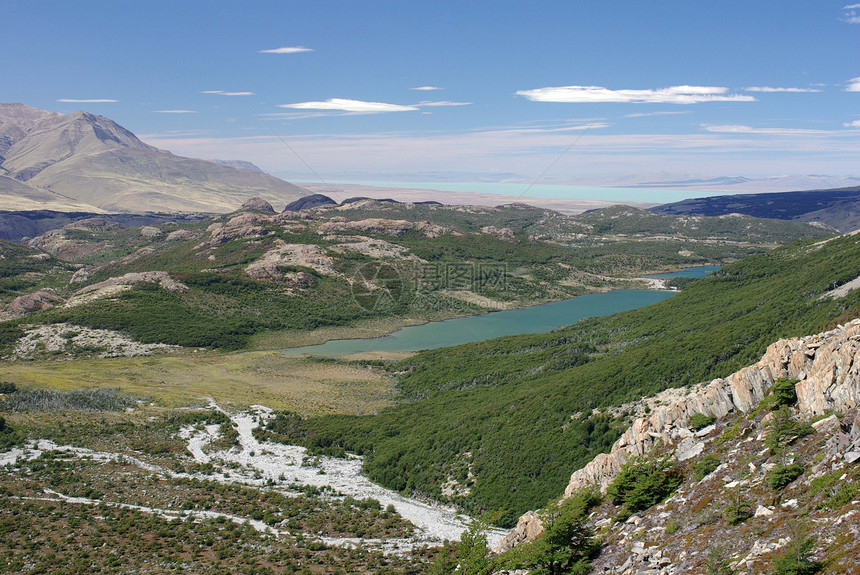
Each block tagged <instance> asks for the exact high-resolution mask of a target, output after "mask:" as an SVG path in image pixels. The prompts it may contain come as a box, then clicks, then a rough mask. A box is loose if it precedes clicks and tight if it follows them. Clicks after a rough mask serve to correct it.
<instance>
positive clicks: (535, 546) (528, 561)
mask: <svg viewBox="0 0 860 575" xmlns="http://www.w3.org/2000/svg"><path fill="white" fill-rule="evenodd" d="M599 504H600V494H599V493H597V491H595V490H592V489H583V490H580V491H578V492H577V493H575V494H574V495H572V496H571V497H570V498H568V499H566V500H564V501H563V502H560V503H559V502H556V501H552V502H550V504H549V505H547V506H546V508H544V510H543V511H541V512H540V518H541V522H542V523H543V527H544V531H543V533H541V535H540V536H539V537H538V538H537V539H535V540H533V541H530V542H528V543H524V544H522V545H518V546H517V547H515V548H514V549H511V550H510V551H508V552H506V553H503V554H502V555H500V556H499V559H498V566H501V567H503V568H505V569H508V570H511V569H523V568H526V569H528V570H529V573H534V574H535V575H538V574H544V575H562V574H571V575H574V574H581V575H584V574H585V573H588V571H589V570H590V568H591V564H590V563H589V559H590V558H591V557H592V555H594V553H595V552H596V551H597V550H598V549H599V548H600V544H599V543H598V542H597V541H596V540H595V539H594V537H593V535H594V534H593V532H592V530H591V528H590V527H589V526H588V513H589V511H590V510H591V509H592V508H593V507H595V506H597V505H599Z"/></svg>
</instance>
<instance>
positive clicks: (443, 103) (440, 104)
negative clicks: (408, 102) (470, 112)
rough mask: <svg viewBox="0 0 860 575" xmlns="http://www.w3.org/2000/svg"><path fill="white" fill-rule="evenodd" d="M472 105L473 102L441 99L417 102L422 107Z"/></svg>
mask: <svg viewBox="0 0 860 575" xmlns="http://www.w3.org/2000/svg"><path fill="white" fill-rule="evenodd" d="M471 105H472V102H450V101H448V100H441V101H439V102H427V101H424V102H418V103H417V104H416V106H421V107H422V108H423V107H424V106H428V107H437V106H471Z"/></svg>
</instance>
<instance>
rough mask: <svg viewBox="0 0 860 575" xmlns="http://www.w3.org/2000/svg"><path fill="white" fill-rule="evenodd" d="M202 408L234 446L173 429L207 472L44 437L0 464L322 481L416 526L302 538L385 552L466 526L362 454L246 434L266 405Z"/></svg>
mask: <svg viewBox="0 0 860 575" xmlns="http://www.w3.org/2000/svg"><path fill="white" fill-rule="evenodd" d="M210 408H211V409H216V410H218V411H221V412H222V413H225V414H226V415H227V416H228V417H230V419H231V420H232V422H233V425H234V427H235V428H236V429H237V430H238V433H239V445H238V446H237V447H232V448H230V449H227V450H220V451H211V450H207V449H206V448H207V446H208V445H209V444H210V443H212V442H213V441H215V440H216V439H218V437H219V436H218V427H219V426H217V425H209V426H206V427H205V428H199V427H198V428H193V427H186V428H183V429H182V430H181V431H180V435H179V436H180V437H181V438H182V439H183V440H185V441H187V449H188V451H189V453H190V455H191V456H192V457H193V458H194V460H195V461H196V462H198V463H208V464H211V465H212V466H213V467H214V468H215V472H214V473H211V474H208V475H202V474H186V473H176V472H173V471H171V470H168V469H164V468H161V467H158V466H154V465H151V464H148V463H146V462H145V461H142V460H140V459H138V458H135V457H130V456H128V455H126V454H121V453H110V452H102V451H93V450H89V449H83V448H77V447H72V446H61V445H57V444H56V443H54V442H51V441H46V440H38V441H34V442H31V443H30V444H28V445H27V446H26V447H24V448H18V449H13V450H11V451H9V452H6V453H0V466H9V467H15V466H17V465H18V463H19V462H21V461H29V460H32V459H36V458H38V457H39V456H40V455H41V454H42V453H44V452H46V451H61V452H63V453H64V454H65V455H66V456H68V457H69V458H81V459H88V460H91V461H102V462H110V461H122V462H125V463H130V464H132V465H135V466H136V467H138V468H140V469H141V470H143V471H146V472H150V473H155V474H158V475H160V476H163V477H167V478H181V477H193V478H197V479H202V480H215V481H219V482H223V483H235V484H241V485H245V486H249V487H257V488H266V489H274V490H277V491H279V492H282V493H284V494H287V495H294V494H295V493H296V492H295V489H294V488H295V486H296V485H310V486H314V487H318V488H319V487H323V486H327V487H329V488H331V490H333V491H334V492H335V493H337V494H339V495H340V496H352V497H354V498H356V499H367V498H373V499H376V500H378V501H379V502H380V503H381V504H382V506H383V507H387V506H388V505H393V506H394V508H395V509H396V510H397V512H398V513H400V515H401V516H402V517H403V518H404V519H406V520H408V521H410V522H411V523H412V524H414V525H415V526H416V528H417V529H416V531H415V535H414V536H412V537H410V538H408V539H389V540H379V539H359V538H333V537H322V536H318V535H315V534H303V535H304V536H305V537H306V538H308V539H312V540H318V541H322V542H324V543H326V544H328V545H336V546H339V547H357V546H362V547H365V548H369V549H378V550H381V551H383V552H385V553H405V552H408V551H410V550H411V549H413V548H417V547H421V546H424V545H428V546H434V545H441V544H442V542H443V541H444V540H446V539H448V540H458V539H459V538H460V535H461V534H462V532H463V531H464V530H465V529H466V527H467V524H468V521H469V518H468V517H466V516H464V515H462V514H459V513H457V512H456V510H454V509H452V508H449V507H443V506H439V505H432V504H428V503H425V502H422V501H418V500H416V499H412V498H409V497H404V496H402V495H400V494H398V493H396V492H393V491H391V490H388V489H385V488H383V487H380V486H379V485H376V484H374V483H372V482H371V481H370V480H368V479H367V478H366V477H364V476H363V475H362V474H361V467H362V460H361V458H359V457H355V456H350V457H349V458H348V459H339V458H332V457H313V458H311V457H308V456H307V454H306V451H305V448H304V447H299V446H294V445H282V444H279V443H272V442H260V441H258V440H257V439H256V438H255V437H254V435H253V430H254V429H255V428H256V427H258V426H260V425H261V424H263V423H265V421H266V420H267V419H269V418H270V417H272V410H271V409H269V408H267V407H264V406H259V405H257V406H252V407H251V408H250V410H249V411H245V412H238V413H230V412H227V411H224V410H223V409H221V408H220V407H219V406H218V405H217V404H215V403H214V402H211V403H210ZM290 486H292V488H293V489H291V488H290ZM41 499H45V500H57V501H58V500H63V501H66V502H68V503H78V504H81V505H98V504H109V503H106V502H101V501H99V500H95V499H86V498H80V497H67V496H64V495H63V494H61V493H58V492H54V491H48V492H46V494H45V497H44V498H41ZM112 505H115V506H117V507H125V508H129V509H138V510H141V511H145V512H148V513H152V514H155V515H159V516H161V517H164V518H167V519H174V518H175V519H180V518H186V517H188V516H191V517H193V518H194V519H198V520H200V519H206V518H213V517H224V518H226V519H228V520H230V521H233V522H236V523H247V524H249V525H251V526H253V527H254V528H255V529H257V530H258V531H261V532H266V533H272V534H275V535H278V534H291V535H297V533H290V532H286V531H278V530H277V529H275V528H273V527H271V526H269V525H266V524H265V523H263V522H261V521H255V520H253V519H251V518H246V517H238V516H234V515H230V514H226V513H219V512H217V511H189V510H180V509H166V508H152V507H142V506H138V505H131V504H123V503H113V504H112ZM503 535H504V532H503V531H501V530H491V531H490V532H488V533H487V538H488V540H489V543H490V546H494V545H495V544H496V543H497V542H498V541H499V539H500V538H501V537H502V536H503Z"/></svg>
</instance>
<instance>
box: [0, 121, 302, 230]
mask: <svg viewBox="0 0 860 575" xmlns="http://www.w3.org/2000/svg"><path fill="white" fill-rule="evenodd" d="M308 194H309V192H308V191H307V190H304V189H303V188H300V187H298V186H296V185H294V184H291V183H288V182H285V181H283V180H280V179H278V178H275V177H273V176H270V175H268V174H265V173H263V172H262V171H260V170H259V168H257V167H256V166H254V165H253V164H251V163H249V162H238V161H211V162H208V161H204V160H196V159H192V158H184V157H182V156H175V155H173V154H171V153H170V152H166V151H164V150H159V149H158V148H155V147H153V146H149V145H147V144H144V143H143V142H142V141H140V140H139V139H138V138H137V136H135V135H134V134H133V133H131V132H130V131H128V130H126V129H125V128H123V127H122V126H120V125H119V124H117V123H115V122H113V121H112V120H110V119H108V118H105V117H103V116H96V115H94V114H90V113H87V112H80V111H79V112H73V113H71V114H59V113H56V112H48V111H46V110H40V109H37V108H32V107H30V106H26V105H24V104H0V205H2V206H3V208H5V209H8V210H33V209H53V210H58V211H87V212H99V211H111V212H143V211H153V212H210V213H211V212H229V211H232V210H235V209H237V208H238V207H239V206H241V205H242V202H244V201H245V200H246V199H248V198H251V197H254V196H257V197H261V198H264V199H265V200H267V201H269V202H270V203H272V204H274V205H276V206H279V205H280V206H282V205H284V204H287V203H290V202H292V201H294V200H296V199H298V198H300V197H303V196H306V195H308Z"/></svg>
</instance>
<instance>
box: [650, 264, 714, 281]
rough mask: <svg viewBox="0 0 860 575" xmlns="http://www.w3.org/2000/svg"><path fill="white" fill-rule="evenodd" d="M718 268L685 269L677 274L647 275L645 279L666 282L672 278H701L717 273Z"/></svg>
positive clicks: (698, 267) (699, 267)
mask: <svg viewBox="0 0 860 575" xmlns="http://www.w3.org/2000/svg"><path fill="white" fill-rule="evenodd" d="M720 267H721V266H697V267H694V268H687V269H685V270H681V271H679V272H669V273H665V274H648V275H647V276H645V277H646V278H656V279H660V280H668V279H672V278H703V277H705V276H707V275H708V274H710V273H713V272H715V271H717V270H718V269H720Z"/></svg>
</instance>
